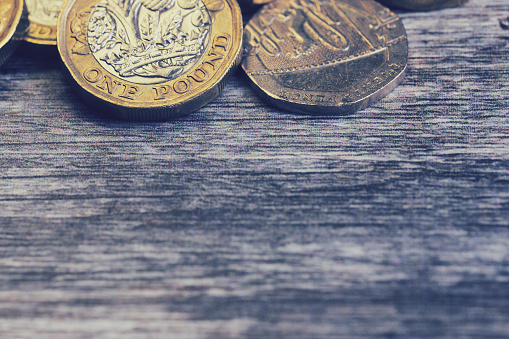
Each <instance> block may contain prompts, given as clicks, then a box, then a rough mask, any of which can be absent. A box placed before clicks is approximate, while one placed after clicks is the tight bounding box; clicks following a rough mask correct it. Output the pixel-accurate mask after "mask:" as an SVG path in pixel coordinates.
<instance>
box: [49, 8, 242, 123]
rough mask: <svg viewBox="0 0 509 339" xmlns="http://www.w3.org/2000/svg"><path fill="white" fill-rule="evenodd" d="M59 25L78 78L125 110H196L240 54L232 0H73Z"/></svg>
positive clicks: (148, 116) (161, 114)
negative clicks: (62, 28)
mask: <svg viewBox="0 0 509 339" xmlns="http://www.w3.org/2000/svg"><path fill="white" fill-rule="evenodd" d="M60 25H61V27H66V28H65V29H64V30H62V32H60V35H59V37H58V46H59V51H60V54H61V55H62V58H63V60H64V63H65V64H66V65H67V67H68V69H69V71H70V72H71V75H72V76H73V78H74V79H75V81H76V82H77V83H78V84H79V85H80V86H81V87H82V88H83V89H84V90H85V91H86V92H88V93H89V94H92V95H93V96H95V97H97V98H99V99H101V100H103V101H104V102H107V103H110V104H113V105H114V106H113V107H114V109H115V112H117V113H118V115H119V116H120V117H123V118H129V119H137V120H164V119H167V118H171V117H175V116H179V115H183V114H186V113H190V112H191V111H192V110H195V109H197V108H199V107H201V106H203V105H204V104H205V103H207V102H208V101H210V100H212V99H213V98H214V97H215V96H217V95H218V94H219V91H220V89H221V88H222V86H223V82H224V80H225V79H226V78H227V76H228V75H229V74H230V73H231V71H232V69H233V68H235V66H236V65H238V63H239V62H240V55H241V54H240V49H241V39H242V20H241V16H240V9H239V7H238V5H237V4H236V3H235V2H234V1H232V0H95V1H94V0H83V1H77V0H71V1H70V2H69V3H67V5H66V7H65V8H64V11H63V13H62V16H61V22H60ZM110 107H112V106H110Z"/></svg>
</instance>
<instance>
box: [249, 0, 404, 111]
mask: <svg viewBox="0 0 509 339" xmlns="http://www.w3.org/2000/svg"><path fill="white" fill-rule="evenodd" d="M244 32H245V33H244V39H245V46H246V47H245V49H246V50H245V57H244V60H243V62H242V67H243V69H244V71H245V72H246V74H247V76H248V78H249V80H250V82H251V85H252V86H251V87H253V89H254V90H255V91H256V92H257V94H259V95H260V96H261V97H262V98H263V99H264V100H266V101H267V102H268V103H269V104H272V105H274V106H276V107H278V108H281V109H283V110H286V111H289V112H295V113H307V114H317V115H341V114H347V113H350V112H353V111H356V110H359V109H363V108H365V107H367V106H369V105H370V104H372V103H374V102H375V101H377V100H380V99H381V98H383V97H384V96H386V95H387V94H388V93H390V92H391V91H392V90H393V89H394V88H395V87H396V86H397V85H398V84H399V83H401V82H402V80H403V77H404V73H405V70H406V66H407V59H408V43H407V36H406V32H405V28H404V27H403V24H402V23H401V21H400V19H399V17H398V16H397V15H396V14H394V13H393V12H391V11H390V10H389V9H388V8H385V7H384V6H382V5H380V4H378V3H376V2H374V1H371V0H363V1H358V0H325V1H323V0H276V1H275V2H271V3H269V4H267V5H265V6H264V7H263V8H262V9H261V10H260V11H259V12H258V13H257V14H256V15H255V16H254V17H253V18H252V19H251V20H250V21H249V23H248V24H247V25H246V27H245V28H244Z"/></svg>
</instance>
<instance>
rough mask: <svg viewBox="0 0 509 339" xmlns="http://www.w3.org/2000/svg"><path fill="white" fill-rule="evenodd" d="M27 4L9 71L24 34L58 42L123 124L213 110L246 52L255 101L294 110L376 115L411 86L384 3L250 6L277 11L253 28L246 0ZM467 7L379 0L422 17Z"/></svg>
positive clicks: (5, 4) (87, 94) (401, 44)
mask: <svg viewBox="0 0 509 339" xmlns="http://www.w3.org/2000/svg"><path fill="white" fill-rule="evenodd" d="M25 1H26V9H27V11H28V12H27V17H28V21H27V22H29V28H28V29H26V25H24V24H23V22H24V20H22V12H23V7H24V4H23V0H2V2H1V3H0V64H1V63H2V62H4V61H5V60H6V59H7V57H8V56H9V55H10V54H11V53H12V52H13V50H14V46H15V44H16V42H17V41H18V40H20V37H23V36H24V39H25V40H26V41H28V42H30V43H33V44H38V45H57V46H58V51H59V53H60V56H61V58H62V61H63V64H64V65H65V68H66V70H67V73H68V74H69V76H70V79H71V81H72V83H73V84H74V85H76V88H77V89H78V91H79V93H80V94H81V95H82V96H83V97H84V98H85V100H87V101H88V102H89V103H90V104H92V105H95V106H96V107H99V108H100V112H103V113H104V114H110V115H113V116H115V117H118V118H122V119H130V120H167V119H172V118H175V117H179V116H182V115H185V114H188V113H191V112H192V111H194V110H197V109H199V108H200V107H202V106H204V105H206V104H207V103H209V102H210V101H211V100H213V99H214V98H216V97H217V96H218V95H219V93H220V91H221V90H222V88H223V87H224V86H225V84H226V81H227V80H228V78H229V76H230V75H231V74H232V73H233V72H234V70H235V68H236V67H237V65H239V64H240V62H241V56H242V50H243V49H244V59H243V61H242V68H243V69H244V71H245V73H246V74H247V76H248V78H249V80H250V83H251V86H252V88H253V89H254V90H255V92H256V93H257V94H259V95H260V96H261V97H262V98H263V99H265V100H266V101H267V102H268V103H269V104H271V105H274V106H276V107H279V108H281V109H283V110H287V111H290V112H294V113H305V114H319V115H324V114H325V115H341V114H346V113H350V112H353V111H355V110H359V109H362V108H365V107H367V106H369V105H370V104H372V103H373V102H375V101H377V100H379V99H381V98H382V97H384V96H385V95H387V94H388V93H389V92H391V91H392V90H393V89H394V88H395V87H396V86H397V85H398V84H399V83H401V81H402V80H403V76H404V73H405V70H406V66H407V58H408V43H407V36H406V32H405V29H404V27H403V24H402V23H401V20H400V19H399V18H398V16H397V15H396V14H394V13H393V12H392V11H391V10H389V9H388V8H386V7H384V6H382V5H381V4H379V3H377V2H374V1H372V0H325V1H324V0H275V1H273V2H270V1H271V0H240V2H241V4H242V8H243V10H246V11H247V10H249V9H252V8H254V7H253V6H256V5H261V4H263V3H266V2H270V3H268V4H266V5H265V6H264V7H263V8H262V9H261V10H259V11H258V13H256V14H255V15H254V16H253V17H252V18H251V20H250V21H249V23H248V24H247V25H246V27H245V29H243V25H242V16H241V10H240V7H239V5H238V3H237V2H236V0H68V1H67V2H66V3H65V5H64V1H65V0H25ZM466 1H467V0H398V1H396V0H379V2H380V3H383V4H385V5H387V6H397V7H400V8H406V9H411V10H431V9H438V8H445V7H452V6H456V5H460V4H462V3H464V2H466ZM62 6H63V8H62ZM59 13H60V14H59ZM25 31H26V33H25ZM243 31H244V33H243ZM243 40H244V46H243V45H242V43H243Z"/></svg>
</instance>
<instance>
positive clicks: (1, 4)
mask: <svg viewBox="0 0 509 339" xmlns="http://www.w3.org/2000/svg"><path fill="white" fill-rule="evenodd" d="M22 14H23V1H22V0H1V1H0V65H2V64H3V63H4V62H5V61H6V60H7V59H8V58H9V56H11V54H12V53H13V52H14V49H15V47H16V46H17V43H18V38H19V37H18V36H17V35H18V34H19V32H20V27H19V26H20V21H21V15H22Z"/></svg>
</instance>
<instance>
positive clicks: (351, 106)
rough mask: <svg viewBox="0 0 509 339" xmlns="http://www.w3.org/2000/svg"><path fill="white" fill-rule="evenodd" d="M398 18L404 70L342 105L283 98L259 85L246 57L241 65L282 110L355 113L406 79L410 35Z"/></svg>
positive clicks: (268, 99)
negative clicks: (374, 88) (373, 89)
mask: <svg viewBox="0 0 509 339" xmlns="http://www.w3.org/2000/svg"><path fill="white" fill-rule="evenodd" d="M276 1H277V0H276ZM276 1H274V2H276ZM281 1H284V0H281ZM331 1H334V0H331ZM339 1H340V0H339ZM372 2H374V3H376V4H377V5H379V6H381V7H384V8H387V7H386V6H384V5H382V4H380V3H378V2H376V1H372ZM387 9H388V8H387ZM391 12H392V11H391ZM392 13H394V12H392ZM256 15H257V14H255V15H253V18H254V17H255V16H256ZM395 15H396V16H398V15H397V14H395ZM253 18H251V19H250V20H249V22H248V23H247V24H246V26H247V25H249V23H250V22H251V20H252V19H253ZM398 19H399V21H400V23H401V27H402V28H403V31H404V36H405V37H406V39H404V41H405V43H406V51H407V53H406V62H405V66H404V67H403V69H402V70H400V71H399V74H398V75H396V76H395V77H394V78H393V79H392V80H391V81H389V82H388V83H387V84H386V85H385V86H384V87H382V88H380V89H378V90H376V91H374V92H372V93H371V94H369V95H367V96H365V97H364V98H362V99H359V100H357V101H354V102H349V103H347V104H342V105H320V104H319V103H309V104H304V103H301V102H296V101H290V100H288V99H284V98H281V97H280V96H279V95H277V94H276V93H274V92H273V90H271V91H270V92H269V91H268V90H264V89H263V87H262V86H260V85H259V82H260V79H257V78H256V77H257V76H256V75H253V74H250V72H249V71H248V70H247V69H246V61H245V60H246V59H244V61H243V62H242V64H241V67H242V70H243V71H244V74H245V76H246V77H247V79H248V82H249V86H250V87H251V89H252V90H253V91H254V92H255V93H256V94H257V95H258V96H259V97H260V98H261V99H262V100H264V101H265V102H266V103H268V104H270V105H272V106H274V107H277V108H279V109H281V110H284V111H287V112H291V113H300V114H311V115H322V116H327V115H346V114H349V113H353V112H355V111H358V110H361V109H364V108H367V107H369V106H370V105H372V104H373V103H375V102H377V101H379V100H381V99H383V98H384V97H386V96H387V95H389V94H390V93H391V92H392V91H393V90H394V89H395V88H396V87H398V85H400V84H401V83H402V82H403V81H404V79H405V75H406V72H407V69H408V37H407V32H406V28H405V26H404V24H403V21H402V20H401V18H400V17H399V16H398ZM272 80H273V81H274V82H276V80H274V79H272ZM284 88H286V87H284ZM303 92H306V91H303ZM334 93H336V92H334Z"/></svg>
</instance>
